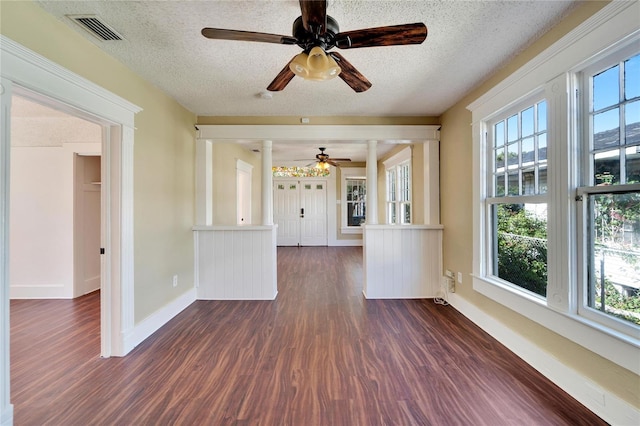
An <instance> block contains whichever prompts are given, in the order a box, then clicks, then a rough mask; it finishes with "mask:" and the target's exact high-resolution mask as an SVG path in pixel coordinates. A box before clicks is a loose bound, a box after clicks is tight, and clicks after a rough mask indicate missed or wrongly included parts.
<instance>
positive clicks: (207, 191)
mask: <svg viewBox="0 0 640 426" xmlns="http://www.w3.org/2000/svg"><path fill="white" fill-rule="evenodd" d="M212 149H213V147H212V144H211V141H210V140H206V139H197V140H196V225H206V226H209V225H212V223H213V151H212Z"/></svg>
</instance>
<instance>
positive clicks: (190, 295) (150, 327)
mask: <svg viewBox="0 0 640 426" xmlns="http://www.w3.org/2000/svg"><path fill="white" fill-rule="evenodd" d="M195 301H196V289H195V288H191V289H190V290H189V291H187V292H186V293H183V294H182V295H180V296H179V297H178V298H177V299H174V300H173V301H172V302H171V303H169V304H168V305H165V306H164V307H162V308H160V309H158V310H157V311H156V312H154V313H153V314H151V315H149V316H148V317H147V318H145V319H144V320H142V321H141V322H140V323H138V324H136V325H135V327H134V329H133V332H132V333H129V335H128V336H127V337H126V338H125V348H126V351H125V353H129V352H130V351H131V350H132V349H133V348H135V347H136V346H138V345H139V344H140V343H142V342H143V341H144V340H145V339H146V338H147V337H149V336H151V335H152V334H153V333H155V332H156V331H158V330H159V329H160V327H162V326H163V325H165V324H166V323H168V322H169V321H170V320H171V319H172V318H173V317H175V316H176V315H178V314H179V313H180V312H182V311H183V310H184V309H185V308H187V307H188V306H189V305H191V304H192V303H193V302H195Z"/></svg>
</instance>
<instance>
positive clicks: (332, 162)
mask: <svg viewBox="0 0 640 426" xmlns="http://www.w3.org/2000/svg"><path fill="white" fill-rule="evenodd" d="M326 162H327V163H328V164H331V165H332V166H333V167H340V164H338V163H336V162H335V161H333V160H327V161H326Z"/></svg>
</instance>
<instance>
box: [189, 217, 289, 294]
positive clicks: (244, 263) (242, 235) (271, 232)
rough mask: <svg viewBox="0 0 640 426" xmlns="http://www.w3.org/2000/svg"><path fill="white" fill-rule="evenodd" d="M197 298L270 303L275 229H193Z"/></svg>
mask: <svg viewBox="0 0 640 426" xmlns="http://www.w3.org/2000/svg"><path fill="white" fill-rule="evenodd" d="M193 230H194V238H195V250H196V265H195V267H196V271H195V277H196V286H197V297H198V299H202V300H273V299H275V298H276V295H277V293H278V288H277V266H276V261H277V253H276V250H277V249H276V230H277V227H275V226H196V227H194V228H193Z"/></svg>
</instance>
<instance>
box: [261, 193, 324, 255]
mask: <svg viewBox="0 0 640 426" xmlns="http://www.w3.org/2000/svg"><path fill="white" fill-rule="evenodd" d="M273 221H274V223H275V224H277V225H278V245H279V246H298V245H301V246H326V245H327V182H326V181H316V180H313V181H297V180H274V183H273Z"/></svg>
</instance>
